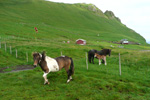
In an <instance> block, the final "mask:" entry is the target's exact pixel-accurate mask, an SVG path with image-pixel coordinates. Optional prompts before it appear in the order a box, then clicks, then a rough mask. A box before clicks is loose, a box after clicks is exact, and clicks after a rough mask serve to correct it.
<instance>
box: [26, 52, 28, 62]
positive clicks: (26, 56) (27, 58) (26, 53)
mask: <svg viewBox="0 0 150 100" xmlns="http://www.w3.org/2000/svg"><path fill="white" fill-rule="evenodd" d="M26 57H27V62H28V53H27V52H26Z"/></svg>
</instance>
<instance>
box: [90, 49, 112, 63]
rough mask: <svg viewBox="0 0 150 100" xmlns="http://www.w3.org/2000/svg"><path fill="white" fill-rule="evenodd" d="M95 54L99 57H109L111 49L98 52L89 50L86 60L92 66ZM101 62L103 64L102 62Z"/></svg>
mask: <svg viewBox="0 0 150 100" xmlns="http://www.w3.org/2000/svg"><path fill="white" fill-rule="evenodd" d="M95 53H98V54H99V55H105V56H106V55H109V56H110V54H111V49H102V50H100V51H97V50H94V49H92V50H90V51H89V52H88V59H89V62H90V63H91V62H93V64H94V55H95ZM102 62H103V63H104V60H103V61H102Z"/></svg>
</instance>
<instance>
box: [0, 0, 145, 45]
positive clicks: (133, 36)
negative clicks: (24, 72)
mask: <svg viewBox="0 0 150 100" xmlns="http://www.w3.org/2000/svg"><path fill="white" fill-rule="evenodd" d="M34 27H38V29H39V34H40V33H42V34H41V35H37V37H38V38H41V37H42V38H49V39H53V38H55V37H60V38H66V39H70V40H73V41H74V40H76V39H78V38H83V39H86V40H89V41H120V40H121V39H128V40H129V41H133V42H138V43H141V44H145V43H146V41H145V39H144V38H143V37H142V36H141V35H139V34H138V33H136V32H135V31H133V30H132V29H130V28H128V27H126V25H124V24H122V23H121V20H120V19H119V18H118V17H116V16H115V15H114V13H113V12H111V11H106V12H105V13H103V12H102V11H101V10H100V9H98V8H97V7H96V6H95V5H93V4H84V3H83V4H64V3H54V2H49V1H45V0H1V1H0V34H3V35H19V36H26V35H28V34H29V33H30V36H31V37H32V36H33V33H34V30H33V29H34ZM58 39H59V38H58Z"/></svg>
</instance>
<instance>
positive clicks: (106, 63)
mask: <svg viewBox="0 0 150 100" xmlns="http://www.w3.org/2000/svg"><path fill="white" fill-rule="evenodd" d="M104 62H105V65H107V63H106V56H105V57H104Z"/></svg>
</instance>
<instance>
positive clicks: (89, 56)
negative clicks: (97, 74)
mask: <svg viewBox="0 0 150 100" xmlns="http://www.w3.org/2000/svg"><path fill="white" fill-rule="evenodd" d="M88 60H89V62H90V63H91V55H90V53H89V52H88Z"/></svg>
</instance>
